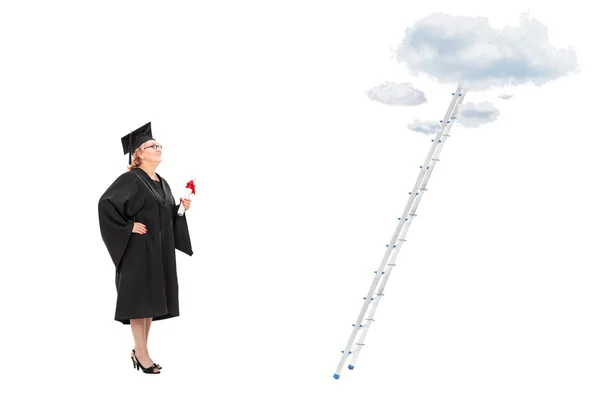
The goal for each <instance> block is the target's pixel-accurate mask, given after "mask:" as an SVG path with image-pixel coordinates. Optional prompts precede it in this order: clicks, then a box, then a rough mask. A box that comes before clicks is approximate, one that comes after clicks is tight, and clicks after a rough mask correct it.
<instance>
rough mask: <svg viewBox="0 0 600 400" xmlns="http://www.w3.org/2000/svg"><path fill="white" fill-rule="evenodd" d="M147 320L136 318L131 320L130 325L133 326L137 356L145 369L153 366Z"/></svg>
mask: <svg viewBox="0 0 600 400" xmlns="http://www.w3.org/2000/svg"><path fill="white" fill-rule="evenodd" d="M146 320H147V318H136V319H130V320H129V323H130V324H131V332H132V333H133V340H134V342H135V348H134V350H135V355H136V357H137V359H138V360H139V361H140V364H142V365H143V366H144V368H148V367H151V366H152V360H151V359H150V356H149V355H148V344H147V343H148V338H147V336H146V335H147V332H148V330H147V328H146ZM154 370H155V371H158V369H156V368H154Z"/></svg>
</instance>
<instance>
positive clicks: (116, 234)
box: [98, 172, 145, 269]
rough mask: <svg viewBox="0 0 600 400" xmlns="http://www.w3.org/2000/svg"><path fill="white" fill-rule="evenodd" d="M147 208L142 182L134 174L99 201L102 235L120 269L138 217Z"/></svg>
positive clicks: (119, 180)
mask: <svg viewBox="0 0 600 400" xmlns="http://www.w3.org/2000/svg"><path fill="white" fill-rule="evenodd" d="M144 204H145V202H144V199H143V196H142V194H141V193H140V185H139V182H138V178H137V177H136V176H135V174H133V173H131V172H126V173H124V174H122V175H121V176H120V177H118V178H117V180H115V181H114V182H113V184H112V185H110V187H109V188H108V189H107V190H106V192H104V194H103V195H102V196H101V197H100V200H99V201H98V217H99V220H100V233H101V235H102V240H103V241H104V244H105V245H106V248H107V249H108V252H109V254H110V257H111V259H112V261H113V263H114V264H115V268H117V269H118V268H119V264H120V262H121V259H122V258H123V254H124V253H125V249H126V248H127V243H128V242H129V238H130V236H131V234H132V232H131V230H132V229H133V222H134V216H135V215H136V214H137V213H138V212H139V211H140V210H141V209H142V207H143V206H144Z"/></svg>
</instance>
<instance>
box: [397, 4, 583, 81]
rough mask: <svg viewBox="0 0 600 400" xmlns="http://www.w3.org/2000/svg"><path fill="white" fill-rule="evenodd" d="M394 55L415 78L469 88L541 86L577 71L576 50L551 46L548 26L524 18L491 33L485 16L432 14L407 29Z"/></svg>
mask: <svg viewBox="0 0 600 400" xmlns="http://www.w3.org/2000/svg"><path fill="white" fill-rule="evenodd" d="M395 56H396V60H397V61H398V62H404V63H406V66H407V68H408V70H409V72H411V73H413V74H426V75H428V76H431V77H433V78H436V79H437V80H438V81H440V82H442V83H456V82H459V81H462V82H463V83H464V84H465V87H466V88H467V89H469V90H484V89H489V88H491V87H492V86H504V85H518V84H525V83H528V82H531V83H534V84H536V85H541V84H543V83H546V82H549V81H553V80H555V79H558V78H560V77H563V76H566V75H568V74H569V73H570V72H577V70H578V66H577V56H576V54H575V50H574V49H573V48H569V49H558V48H556V47H554V46H552V45H551V44H550V42H549V39H548V28H547V27H546V26H545V25H544V24H542V23H541V22H539V21H537V20H535V19H530V18H529V16H528V15H527V14H522V15H521V17H520V20H519V24H518V25H517V26H516V27H511V26H506V27H504V28H502V29H495V28H492V27H491V26H490V24H489V21H488V19H487V18H484V17H477V18H474V17H465V16H451V15H447V14H443V13H434V14H431V15H430V16H428V17H425V18H423V19H421V20H419V21H417V22H416V23H415V24H414V25H413V26H412V27H410V28H408V29H406V35H405V38H404V40H403V41H402V43H401V44H400V45H399V46H398V47H397V48H396V50H395Z"/></svg>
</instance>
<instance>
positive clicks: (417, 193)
mask: <svg viewBox="0 0 600 400" xmlns="http://www.w3.org/2000/svg"><path fill="white" fill-rule="evenodd" d="M418 195H419V193H417V196H418ZM394 247H395V246H394Z"/></svg>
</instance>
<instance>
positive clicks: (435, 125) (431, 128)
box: [406, 118, 442, 135]
mask: <svg viewBox="0 0 600 400" xmlns="http://www.w3.org/2000/svg"><path fill="white" fill-rule="evenodd" d="M406 126H407V127H408V129H410V130H411V131H415V132H419V133H422V134H424V135H434V134H436V133H438V132H439V131H440V129H441V126H442V124H441V123H440V122H439V121H432V120H428V121H421V120H420V119H418V118H417V119H415V120H414V122H413V123H410V124H408V125H406Z"/></svg>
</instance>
